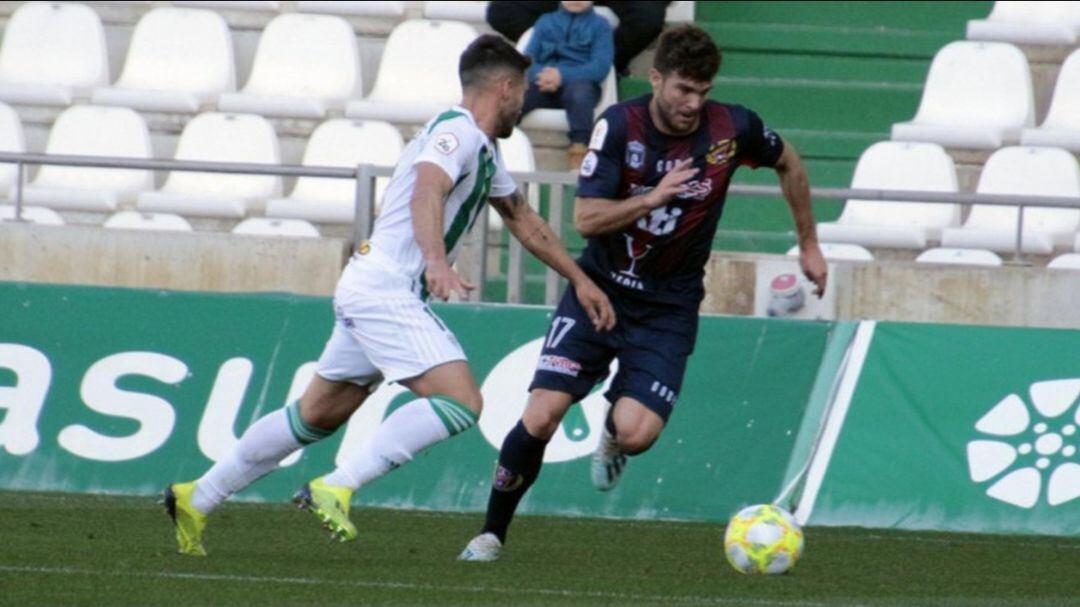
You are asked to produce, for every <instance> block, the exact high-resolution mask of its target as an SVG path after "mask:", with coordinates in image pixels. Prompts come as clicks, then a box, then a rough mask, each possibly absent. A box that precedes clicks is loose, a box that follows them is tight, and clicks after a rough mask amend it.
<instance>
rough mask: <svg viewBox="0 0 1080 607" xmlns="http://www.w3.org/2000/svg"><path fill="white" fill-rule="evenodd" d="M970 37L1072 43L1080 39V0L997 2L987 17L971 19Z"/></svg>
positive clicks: (1019, 41)
mask: <svg viewBox="0 0 1080 607" xmlns="http://www.w3.org/2000/svg"><path fill="white" fill-rule="evenodd" d="M967 38H968V40H988V41H994V42H1012V43H1015V44H1062V45H1070V46H1072V45H1075V44H1076V43H1077V41H1078V40H1080V2H1029V1H1004V2H1002V1H999V2H995V3H994V9H993V10H992V11H991V12H990V15H989V16H987V18H986V19H976V20H972V21H969V22H968V25H967Z"/></svg>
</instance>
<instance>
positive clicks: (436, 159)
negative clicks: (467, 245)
mask: <svg viewBox="0 0 1080 607" xmlns="http://www.w3.org/2000/svg"><path fill="white" fill-rule="evenodd" d="M421 162H430V163H432V164H435V165H436V166H438V167H440V168H441V169H442V170H443V171H445V172H446V174H447V175H448V176H449V177H450V181H451V182H452V183H453V184H454V185H453V189H451V190H450V194H449V195H448V196H447V197H446V201H445V202H444V204H443V238H444V243H445V245H446V257H447V260H448V261H449V262H450V263H454V259H455V258H456V257H457V253H458V251H459V250H460V249H461V243H462V242H463V241H464V239H465V238H464V237H465V234H466V233H467V232H468V231H469V229H470V228H471V227H472V225H473V223H474V222H475V221H476V218H477V217H478V216H479V215H480V213H481V212H482V211H483V210H484V207H485V206H486V204H487V199H488V198H489V197H492V196H495V197H502V196H509V195H511V194H513V193H514V190H515V189H516V188H517V186H516V185H515V184H514V180H513V179H511V178H510V175H509V174H508V173H507V172H506V167H505V166H504V165H503V163H502V158H501V157H500V155H499V153H498V148H497V147H496V145H495V143H494V142H493V141H491V140H490V139H488V136H487V135H486V134H485V133H484V132H483V131H481V130H480V127H478V126H477V125H476V120H475V119H474V118H473V115H472V114H471V113H470V112H469V110H467V109H465V108H463V107H460V106H454V107H452V108H450V109H448V110H447V111H445V112H443V113H441V114H439V115H438V116H436V117H435V118H432V119H431V120H430V121H428V123H427V124H426V125H424V128H423V130H421V131H420V133H419V134H417V135H416V137H415V138H413V140H412V141H411V142H409V145H408V146H406V147H405V150H404V151H403V152H402V154H401V159H400V160H399V161H398V163H397V166H396V167H395V168H394V174H393V176H392V177H391V178H390V183H389V185H387V187H386V193H385V194H384V195H383V200H382V209H381V211H380V213H379V217H378V219H376V221H375V228H374V230H373V233H372V235H371V246H372V248H373V249H375V250H377V251H379V253H380V254H382V255H383V256H388V257H389V258H390V259H391V260H393V261H394V262H396V264H397V266H398V269H400V270H401V271H402V272H404V273H405V274H407V275H409V277H410V278H412V279H413V280H421V279H422V275H423V273H424V259H423V255H422V253H421V251H420V245H419V244H417V242H416V235H415V233H414V232H413V223H412V209H411V207H410V202H411V201H412V196H413V189H414V188H415V187H416V166H417V165H418V164H419V163H421Z"/></svg>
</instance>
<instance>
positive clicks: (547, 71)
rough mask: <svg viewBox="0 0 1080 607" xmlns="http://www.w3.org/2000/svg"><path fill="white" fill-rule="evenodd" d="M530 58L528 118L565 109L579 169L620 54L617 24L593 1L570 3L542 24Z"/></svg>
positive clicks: (571, 155) (529, 49)
mask: <svg viewBox="0 0 1080 607" xmlns="http://www.w3.org/2000/svg"><path fill="white" fill-rule="evenodd" d="M525 54H526V55H528V56H529V57H531V58H532V60H533V65H532V67H530V68H529V71H528V72H527V74H526V77H527V78H528V80H529V89H528V91H526V92H525V105H524V107H523V108H522V110H521V115H522V116H524V115H526V114H528V113H529V112H531V111H532V110H534V109H537V108H564V109H565V110H566V119H567V122H568V123H569V124H570V132H569V134H568V135H569V138H570V148H569V150H568V151H567V156H568V159H569V163H570V168H571V169H574V170H577V169H578V168H579V167H580V166H581V160H582V158H584V156H585V153H586V152H587V151H588V145H587V143H588V141H589V133H590V132H591V130H592V123H593V111H594V110H595V108H596V104H597V103H598V102H599V101H600V85H601V83H603V82H604V79H605V78H607V75H608V72H609V71H610V70H611V65H612V61H613V59H614V56H615V46H614V43H613V42H612V35H611V26H610V25H608V22H607V21H606V20H605V19H604V18H603V17H601V16H600V15H598V14H596V11H595V10H593V3H592V2H580V1H569V0H567V1H565V2H561V3H560V6H559V8H558V10H556V11H554V12H551V13H547V14H545V15H543V16H542V17H540V19H539V20H537V22H536V25H535V27H534V29H533V34H532V38H530V39H529V43H528V45H527V46H526V47H525Z"/></svg>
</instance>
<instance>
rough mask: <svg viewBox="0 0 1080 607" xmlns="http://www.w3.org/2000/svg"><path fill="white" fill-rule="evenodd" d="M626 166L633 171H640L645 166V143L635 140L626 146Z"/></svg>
mask: <svg viewBox="0 0 1080 607" xmlns="http://www.w3.org/2000/svg"><path fill="white" fill-rule="evenodd" d="M626 166H628V167H630V168H632V169H640V168H641V167H643V166H645V144H644V143H641V142H640V141H637V140H635V141H631V142H629V143H627V144H626Z"/></svg>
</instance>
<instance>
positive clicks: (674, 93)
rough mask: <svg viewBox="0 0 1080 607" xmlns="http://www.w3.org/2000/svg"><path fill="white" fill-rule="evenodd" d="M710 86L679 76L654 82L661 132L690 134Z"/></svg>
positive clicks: (666, 77)
mask: <svg viewBox="0 0 1080 607" xmlns="http://www.w3.org/2000/svg"><path fill="white" fill-rule="evenodd" d="M710 89H712V83H709V82H698V81H696V80H691V79H689V78H684V77H682V76H680V75H679V74H678V73H672V74H668V75H666V76H662V77H660V78H658V79H657V80H654V87H653V90H654V96H655V98H656V107H657V109H658V110H659V114H660V120H661V121H663V122H664V124H663V127H664V130H666V131H669V132H671V133H689V132H691V131H694V130H695V129H697V127H698V123H699V122H700V121H701V110H702V108H704V107H705V99H706V97H707V95H708V94H709V90H710Z"/></svg>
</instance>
